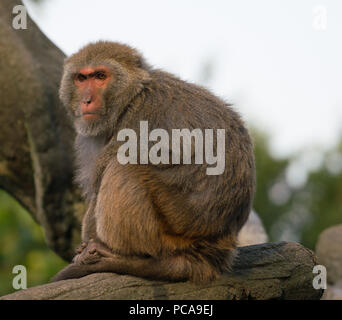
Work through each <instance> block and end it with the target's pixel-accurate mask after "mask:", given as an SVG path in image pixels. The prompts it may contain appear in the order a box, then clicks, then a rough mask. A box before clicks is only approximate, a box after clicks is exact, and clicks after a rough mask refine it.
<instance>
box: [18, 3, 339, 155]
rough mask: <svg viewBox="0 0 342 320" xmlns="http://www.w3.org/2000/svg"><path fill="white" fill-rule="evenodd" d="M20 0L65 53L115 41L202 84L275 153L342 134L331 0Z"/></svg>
mask: <svg viewBox="0 0 342 320" xmlns="http://www.w3.org/2000/svg"><path fill="white" fill-rule="evenodd" d="M24 3H25V4H26V5H27V7H28V10H29V13H30V15H31V17H32V18H33V19H34V20H35V21H36V23H37V24H38V25H39V27H40V28H41V29H42V31H43V32H44V33H45V34H46V35H47V36H48V37H49V38H50V39H51V40H52V41H53V42H54V43H55V44H56V45H57V46H58V47H59V48H61V49H62V50H63V51H64V52H65V53H66V54H67V55H70V54H72V53H73V52H75V51H77V50H78V49H79V48H81V47H82V46H84V45H86V44H87V43H88V42H91V41H96V40H113V41H120V42H124V43H127V44H130V45H132V46H134V47H135V48H137V49H138V50H139V51H140V52H142V53H143V55H144V56H145V57H146V59H147V61H148V62H149V63H150V64H152V65H153V66H155V67H158V68H163V69H165V70H166V71H169V72H172V73H175V74H177V75H178V76H180V77H181V78H182V79H185V80H188V81H191V82H195V83H200V84H202V85H205V86H207V87H209V89H211V90H212V91H213V92H214V93H215V94H217V95H218V96H220V97H222V98H224V99H225V100H226V101H228V102H232V103H233V104H234V108H235V109H236V110H237V111H238V112H239V113H240V114H241V115H242V117H243V119H244V120H245V121H246V123H247V124H248V126H249V127H257V128H259V129H261V130H263V131H266V132H267V133H269V135H270V137H271V141H270V142H271V145H270V146H271V150H272V152H273V154H274V155H275V156H277V157H284V156H289V155H291V154H294V153H296V152H299V151H302V150H306V149H316V148H318V149H320V150H326V149H329V148H331V147H334V146H335V144H336V143H337V142H338V140H339V137H341V136H342V125H341V124H342V41H341V40H342V1H340V0H320V1H314V0H301V1H298V0H297V1H295V0H286V1H285V0H258V1H255V0H231V1H227V0H210V1H209V0H187V1H184V0H183V1H181V0H172V1H171V0H159V1H158V0H144V1H141V0H140V1H139V0H126V1H117V0H97V1H93V0H58V1H57V0H45V1H44V2H43V3H42V4H41V5H39V6H36V5H34V4H32V2H31V1H30V0H26V1H24ZM208 70H209V71H210V72H208ZM203 74H207V77H203ZM204 78H205V79H204Z"/></svg>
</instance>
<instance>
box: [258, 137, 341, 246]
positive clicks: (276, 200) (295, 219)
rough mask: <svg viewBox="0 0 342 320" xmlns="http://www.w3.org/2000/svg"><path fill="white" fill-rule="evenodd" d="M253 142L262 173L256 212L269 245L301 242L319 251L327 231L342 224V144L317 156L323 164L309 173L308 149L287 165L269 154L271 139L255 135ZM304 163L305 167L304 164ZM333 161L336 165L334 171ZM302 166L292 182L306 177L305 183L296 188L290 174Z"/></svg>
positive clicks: (260, 174)
mask: <svg viewBox="0 0 342 320" xmlns="http://www.w3.org/2000/svg"><path fill="white" fill-rule="evenodd" d="M253 137H254V143H255V158H256V167H257V191H256V195H255V200H254V208H255V210H256V212H257V213H258V214H259V215H260V217H261V219H262V221H263V223H264V225H265V228H266V230H267V232H268V234H269V236H270V240H271V241H279V240H284V241H298V242H300V243H302V244H303V245H304V246H306V247H308V248H310V249H313V250H314V249H315V244H316V242H317V239H318V236H319V234H320V233H321V232H322V231H323V230H324V229H326V228H328V227H330V226H333V225H336V224H340V223H342V143H341V145H340V146H339V147H338V148H336V149H335V150H331V151H329V152H328V153H323V152H322V151H319V150H318V151H317V152H316V154H318V155H319V156H320V157H321V163H320V164H319V165H318V167H317V168H315V169H310V167H311V164H310V157H307V155H310V150H309V149H308V150H303V151H302V152H301V153H300V154H297V155H294V156H292V157H289V158H287V159H275V158H273V157H272V156H271V154H270V152H269V148H268V138H267V136H266V135H264V134H262V133H260V132H258V131H254V132H253ZM303 158H304V160H305V161H300V159H303ZM331 158H333V159H334V161H333V164H330V166H329V162H330V163H331V162H332V161H331ZM329 159H330V160H329ZM298 163H301V165H300V166H299V167H298V169H297V173H296V172H295V173H296V174H295V175H292V179H295V180H296V178H298V176H302V175H303V176H304V180H303V183H302V184H299V185H292V184H291V177H289V176H290V175H289V170H290V168H291V166H293V165H297V166H298ZM296 175H297V176H296Z"/></svg>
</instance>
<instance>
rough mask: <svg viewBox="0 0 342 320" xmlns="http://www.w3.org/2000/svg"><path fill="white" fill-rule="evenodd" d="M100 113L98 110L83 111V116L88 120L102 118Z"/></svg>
mask: <svg viewBox="0 0 342 320" xmlns="http://www.w3.org/2000/svg"><path fill="white" fill-rule="evenodd" d="M100 116H101V115H100V114H99V113H96V112H85V113H82V118H83V119H84V120H86V121H94V120H97V119H99V118H100Z"/></svg>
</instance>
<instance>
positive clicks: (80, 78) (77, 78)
mask: <svg viewBox="0 0 342 320" xmlns="http://www.w3.org/2000/svg"><path fill="white" fill-rule="evenodd" d="M86 79H87V77H86V76H85V75H84V74H82V73H78V74H77V75H76V80H77V81H79V82H82V81H84V80H86Z"/></svg>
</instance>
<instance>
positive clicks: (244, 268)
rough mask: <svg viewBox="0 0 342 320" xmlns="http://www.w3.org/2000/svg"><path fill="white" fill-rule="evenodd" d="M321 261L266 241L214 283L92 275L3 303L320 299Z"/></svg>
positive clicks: (242, 253)
mask: <svg viewBox="0 0 342 320" xmlns="http://www.w3.org/2000/svg"><path fill="white" fill-rule="evenodd" d="M315 264H316V258H315V256H314V254H313V252H312V251H310V250H308V249H306V248H304V247H303V246H302V245H300V244H298V243H291V242H277V243H265V244H261V245H254V246H248V247H241V248H239V249H238V257H237V259H236V262H235V265H234V269H233V271H232V272H231V273H229V274H226V275H224V276H222V277H221V278H219V279H218V280H216V281H215V282H212V283H210V284H204V285H195V284H191V283H189V282H180V283H168V282H160V281H149V280H144V279H140V278H136V277H132V276H126V275H124V276H122V275H116V274H111V273H99V274H92V275H89V276H86V277H83V278H80V279H74V280H63V281H59V282H54V283H50V284H46V285H42V286H37V287H34V288H30V289H26V290H22V291H19V292H16V293H13V294H9V295H7V296H4V297H2V298H1V299H10V300H12V299H44V300H45V299H48V300H55V299H181V300H183V299H200V300H202V299H203V300H211V299H224V300H226V299H228V300H232V299H234V300H245V299H258V300H265V299H303V300H304V299H320V297H321V296H322V294H323V291H322V290H316V289H314V288H313V286H312V280H313V277H314V274H313V273H312V269H313V267H314V265H315Z"/></svg>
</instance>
